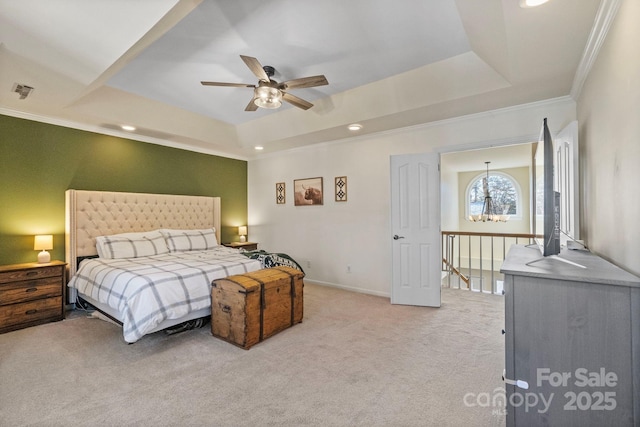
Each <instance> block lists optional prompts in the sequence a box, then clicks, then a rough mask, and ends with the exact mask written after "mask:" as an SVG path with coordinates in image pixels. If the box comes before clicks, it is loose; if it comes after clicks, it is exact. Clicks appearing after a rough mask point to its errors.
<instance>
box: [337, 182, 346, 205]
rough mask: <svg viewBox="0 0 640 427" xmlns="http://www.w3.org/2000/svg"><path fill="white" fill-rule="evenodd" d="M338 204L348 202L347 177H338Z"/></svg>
mask: <svg viewBox="0 0 640 427" xmlns="http://www.w3.org/2000/svg"><path fill="white" fill-rule="evenodd" d="M335 193H336V202H346V201H347V177H346V176H336V179H335Z"/></svg>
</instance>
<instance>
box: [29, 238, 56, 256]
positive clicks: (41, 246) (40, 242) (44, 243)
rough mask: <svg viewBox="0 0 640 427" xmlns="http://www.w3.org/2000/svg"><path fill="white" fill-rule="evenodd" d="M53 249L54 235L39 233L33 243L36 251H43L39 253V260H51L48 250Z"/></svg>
mask: <svg viewBox="0 0 640 427" xmlns="http://www.w3.org/2000/svg"><path fill="white" fill-rule="evenodd" d="M51 249H53V236H52V235H51V234H44V235H37V236H36V238H35V242H34V244H33V250H34V251H42V252H40V253H39V254H38V262H39V263H45V262H50V261H51V255H50V254H49V252H47V251H48V250H51Z"/></svg>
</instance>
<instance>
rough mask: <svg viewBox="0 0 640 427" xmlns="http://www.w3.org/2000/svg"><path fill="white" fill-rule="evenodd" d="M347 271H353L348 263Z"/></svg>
mask: <svg viewBox="0 0 640 427" xmlns="http://www.w3.org/2000/svg"><path fill="white" fill-rule="evenodd" d="M347 273H351V266H350V265H349V264H347Z"/></svg>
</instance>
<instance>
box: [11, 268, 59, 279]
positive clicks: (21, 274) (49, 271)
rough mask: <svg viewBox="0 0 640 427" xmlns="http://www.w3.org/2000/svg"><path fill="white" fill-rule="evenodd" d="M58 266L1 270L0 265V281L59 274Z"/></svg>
mask: <svg viewBox="0 0 640 427" xmlns="http://www.w3.org/2000/svg"><path fill="white" fill-rule="evenodd" d="M61 274H62V270H61V269H60V266H49V267H39V268H28V269H25V270H13V271H2V267H0V283H9V282H17V281H19V280H31V279H40V278H42V277H56V276H58V277H59V276H61Z"/></svg>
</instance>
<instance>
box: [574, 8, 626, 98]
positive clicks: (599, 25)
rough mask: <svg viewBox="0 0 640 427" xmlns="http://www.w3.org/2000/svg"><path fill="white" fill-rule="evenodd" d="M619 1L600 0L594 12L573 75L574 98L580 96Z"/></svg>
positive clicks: (616, 11) (616, 12)
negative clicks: (591, 26) (586, 38)
mask: <svg viewBox="0 0 640 427" xmlns="http://www.w3.org/2000/svg"><path fill="white" fill-rule="evenodd" d="M620 1H621V0H602V1H601V2H600V7H599V8H598V12H597V13H596V18H595V20H594V23H593V28H591V33H590V34H589V39H588V40H587V44H586V46H585V49H584V52H583V54H582V59H581V60H580V64H579V65H578V68H577V69H576V74H575V76H574V77H573V85H572V86H571V92H570V96H571V97H572V98H573V99H575V100H577V99H578V98H579V97H580V93H581V92H582V86H584V82H585V81H586V80H587V76H588V75H589V72H590V71H591V67H593V64H594V63H595V61H596V59H597V57H598V53H600V48H601V47H602V44H603V43H604V40H605V39H606V37H607V33H608V32H609V28H610V27H611V24H612V23H613V20H614V19H615V17H616V15H617V14H618V9H620Z"/></svg>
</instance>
